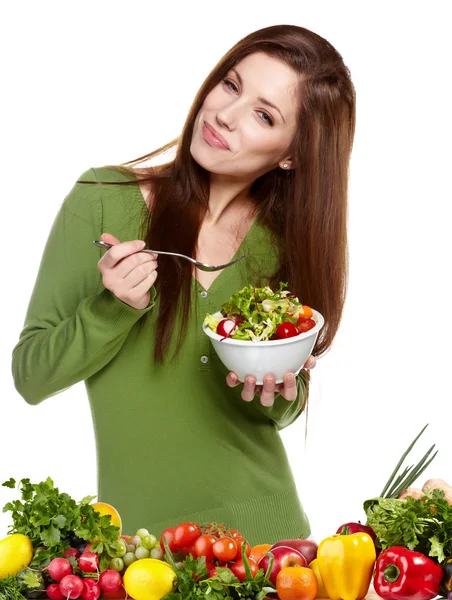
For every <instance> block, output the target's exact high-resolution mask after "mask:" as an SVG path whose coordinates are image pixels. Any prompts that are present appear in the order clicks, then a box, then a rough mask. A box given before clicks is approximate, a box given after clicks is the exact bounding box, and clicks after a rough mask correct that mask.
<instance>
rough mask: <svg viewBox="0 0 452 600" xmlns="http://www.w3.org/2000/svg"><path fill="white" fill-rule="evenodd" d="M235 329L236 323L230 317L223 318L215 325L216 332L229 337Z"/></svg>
mask: <svg viewBox="0 0 452 600" xmlns="http://www.w3.org/2000/svg"><path fill="white" fill-rule="evenodd" d="M236 329H237V323H236V322H235V321H233V320H232V319H223V320H222V321H220V322H219V323H218V325H217V333H218V335H221V336H223V337H230V336H231V335H232V334H233V333H234V331H235V330H236Z"/></svg>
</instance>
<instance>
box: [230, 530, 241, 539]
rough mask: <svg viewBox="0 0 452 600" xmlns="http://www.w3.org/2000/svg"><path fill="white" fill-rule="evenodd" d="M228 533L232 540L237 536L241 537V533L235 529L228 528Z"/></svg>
mask: <svg viewBox="0 0 452 600" xmlns="http://www.w3.org/2000/svg"><path fill="white" fill-rule="evenodd" d="M229 533H230V537H231V538H233V539H234V540H235V539H236V538H238V537H240V538H243V535H242V534H241V533H240V531H238V530H237V529H230V530H229Z"/></svg>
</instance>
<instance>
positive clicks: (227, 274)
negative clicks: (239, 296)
mask: <svg viewBox="0 0 452 600" xmlns="http://www.w3.org/2000/svg"><path fill="white" fill-rule="evenodd" d="M134 183H135V186H134V187H135V189H136V191H137V194H138V197H139V198H140V200H141V203H142V204H143V208H145V209H146V210H147V211H149V207H148V205H147V203H146V200H145V198H144V196H143V192H142V191H141V188H140V185H139V183H138V182H134ZM257 226H258V217H257V216H256V217H255V218H254V220H253V222H252V224H251V227H250V228H249V229H248V231H247V233H246V235H245V237H244V238H243V240H242V241H241V243H240V246H239V247H238V248H237V251H236V253H235V254H234V256H233V257H232V258H231V260H230V261H228V262H231V261H233V260H235V259H236V258H238V257H239V256H240V255H241V253H242V252H241V251H242V248H243V247H244V246H245V244H248V243H249V240H250V237H251V236H252V234H253V233H254V231H255V229H256V228H257ZM243 260H246V258H245V259H243ZM237 264H240V263H237ZM233 268H234V267H228V268H227V269H223V270H222V271H221V272H220V274H219V275H218V276H217V277H215V279H214V280H213V281H212V283H211V284H210V285H209V287H208V288H205V287H204V286H203V285H202V283H201V282H200V281H199V279H198V278H197V277H196V276H195V275H194V274H193V272H192V273H191V278H192V283H194V285H195V286H197V287H198V288H200V289H201V291H202V292H206V293H208V294H211V293H212V288H214V287H215V286H216V285H217V287H218V286H219V285H220V284H221V287H220V288H219V289H221V288H222V287H223V286H224V285H226V283H227V281H228V279H230V276H231V272H230V271H231V270H232V269H233ZM220 280H221V281H220ZM219 281H220V283H218V282H219Z"/></svg>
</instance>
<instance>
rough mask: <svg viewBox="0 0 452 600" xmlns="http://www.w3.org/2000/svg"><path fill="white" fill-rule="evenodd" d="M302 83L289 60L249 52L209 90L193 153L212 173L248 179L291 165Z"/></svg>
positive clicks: (198, 116) (199, 121) (198, 125)
mask: <svg viewBox="0 0 452 600" xmlns="http://www.w3.org/2000/svg"><path fill="white" fill-rule="evenodd" d="M297 85H298V76H297V75H296V73H295V72H294V71H293V70H292V69H291V68H290V67H289V66H287V65H286V64H285V63H284V62H282V61H280V60H278V59H275V58H272V57H270V56H268V55H266V54H264V53H260V52H259V53H255V54H250V55H249V56H247V57H245V58H244V59H243V60H242V61H240V62H239V63H238V64H237V65H236V66H235V67H234V68H233V69H231V70H230V71H229V73H227V75H226V76H225V78H224V80H222V81H221V82H220V83H219V84H218V85H217V86H216V87H215V88H214V89H213V90H212V91H211V92H210V93H209V94H208V96H207V97H206V99H205V101H204V103H203V105H202V107H201V109H200V111H199V113H198V115H197V116H196V120H195V126H194V129H193V136H192V141H191V145H190V152H191V154H192V156H193V158H194V159H195V160H196V162H197V163H199V164H200V165H201V166H202V167H203V168H204V169H206V170H207V171H210V172H211V173H215V174H219V175H220V174H221V175H228V176H232V177H239V178H241V177H243V178H245V179H248V178H250V179H255V178H257V177H259V176H261V175H263V174H264V173H266V172H268V171H270V170H272V169H274V168H275V167H278V166H281V167H282V166H283V164H284V163H287V164H288V168H290V167H291V160H290V154H289V146H290V143H291V141H292V139H293V137H294V135H295V129H296V113H297V101H296V97H295V93H296V89H297ZM267 101H268V102H269V103H271V104H272V105H274V106H270V105H269V104H267ZM212 130H213V131H212ZM217 136H218V137H217ZM218 138H219V139H218Z"/></svg>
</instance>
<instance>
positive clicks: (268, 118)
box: [259, 110, 273, 125]
mask: <svg viewBox="0 0 452 600" xmlns="http://www.w3.org/2000/svg"><path fill="white" fill-rule="evenodd" d="M259 113H260V114H261V115H264V117H267V119H262V120H263V121H265V122H266V123H268V124H269V125H273V119H272V118H271V117H270V115H267V113H266V112H263V111H262V110H260V111H259Z"/></svg>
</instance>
